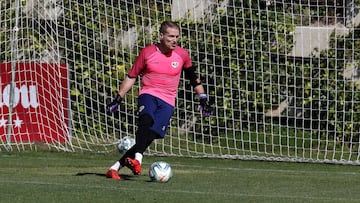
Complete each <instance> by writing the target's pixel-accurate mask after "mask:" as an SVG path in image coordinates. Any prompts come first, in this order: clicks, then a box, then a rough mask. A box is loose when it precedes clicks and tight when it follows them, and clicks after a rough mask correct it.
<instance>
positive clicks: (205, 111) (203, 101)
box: [198, 94, 214, 117]
mask: <svg viewBox="0 0 360 203" xmlns="http://www.w3.org/2000/svg"><path fill="white" fill-rule="evenodd" d="M199 101H200V105H199V107H198V111H200V112H201V114H202V115H203V116H204V117H209V116H212V115H213V114H214V112H213V108H212V107H211V105H210V103H209V100H208V97H207V95H206V94H199Z"/></svg>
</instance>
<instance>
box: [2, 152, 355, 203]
mask: <svg viewBox="0 0 360 203" xmlns="http://www.w3.org/2000/svg"><path fill="white" fill-rule="evenodd" d="M118 156H119V154H115V153H114V154H106V155H103V154H90V153H62V152H21V153H19V152H11V153H8V152H0V202H57V203H58V202H131V203H133V202H142V203H146V202H167V203H173V202H181V203H192V202H194V203H200V202H206V203H209V202H216V203H224V202H277V203H280V202H291V203H293V202H360V168H359V166H350V165H331V164H309V163H285V162H265V161H241V160H222V159H192V158H174V157H170V158H169V157H149V156H146V157H145V159H144V163H143V167H144V168H143V174H142V175H140V176H138V177H135V176H132V175H131V172H130V170H128V169H123V170H122V174H123V177H124V179H125V180H121V181H117V180H111V179H107V178H105V176H104V173H105V172H106V170H107V167H109V166H110V165H111V164H112V163H113V162H114V161H115V160H116V159H117V158H118ZM157 160H164V161H167V162H169V163H170V164H171V166H172V168H173V171H174V177H173V179H171V180H170V182H168V183H154V182H150V181H149V178H148V174H147V170H148V167H149V165H150V164H151V163H152V162H154V161H157Z"/></svg>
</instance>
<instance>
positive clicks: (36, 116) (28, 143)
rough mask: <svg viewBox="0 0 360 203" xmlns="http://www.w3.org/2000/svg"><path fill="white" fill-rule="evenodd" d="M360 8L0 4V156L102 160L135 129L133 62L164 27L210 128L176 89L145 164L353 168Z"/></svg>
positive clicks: (327, 1)
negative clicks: (178, 159)
mask: <svg viewBox="0 0 360 203" xmlns="http://www.w3.org/2000/svg"><path fill="white" fill-rule="evenodd" d="M359 6H360V1H359V0H340V1H333V0H318V1H313V0H297V1H295V0H287V1H285V0H257V1H240V0H118V1H114V0H93V1H85V0H62V1H60V0H36V1H35V0H22V1H20V0H11V1H0V24H1V26H0V27H1V28H0V46H1V49H0V53H1V54H0V112H1V114H0V151H7V150H18V151H22V150H38V149H40V148H41V149H42V148H45V149H49V150H50V149H55V150H60V151H92V152H98V153H110V152H115V151H116V150H117V144H118V143H119V140H120V139H121V138H122V137H125V136H130V137H134V136H135V132H136V129H137V126H136V122H137V109H136V108H137V95H138V91H139V88H140V86H139V82H137V83H135V86H134V87H133V88H132V89H131V90H130V91H129V92H128V93H127V95H126V97H125V98H124V100H123V102H122V104H121V108H120V111H119V112H117V113H115V114H108V113H106V111H105V106H106V104H107V103H109V101H110V100H111V99H112V98H113V96H114V94H115V93H116V91H117V88H118V86H119V85H120V83H121V81H123V79H124V77H125V76H126V74H127V72H128V71H129V69H130V67H131V65H132V63H133V62H134V61H135V59H136V57H137V55H138V53H139V51H140V50H141V48H143V47H144V46H146V45H148V44H151V43H156V42H157V41H158V34H159V33H158V30H159V25H160V24H161V22H162V21H164V20H170V19H171V20H174V21H176V22H177V23H178V24H179V25H180V27H181V37H180V44H181V46H182V47H184V48H186V49H187V50H188V51H189V52H190V55H191V57H192V60H193V64H194V66H195V67H196V69H197V72H198V73H199V75H200V76H201V78H202V80H203V83H204V86H205V89H206V92H207V93H208V95H209V96H210V101H211V102H212V103H213V106H214V107H215V115H214V116H213V117H210V118H203V117H201V115H200V113H199V112H197V105H198V100H197V96H196V95H195V93H194V91H193V90H192V88H190V85H189V82H188V81H187V80H185V79H184V77H183V76H182V78H181V81H180V86H179V89H178V95H177V100H176V108H175V112H174V114H173V117H172V119H171V121H170V126H169V129H168V131H167V135H166V138H165V139H163V140H156V141H154V143H153V144H152V145H151V146H150V147H149V148H148V150H147V151H146V153H147V154H158V155H166V156H187V157H218V158H231V159H260V160H278V161H304V162H329V163H346V164H359V158H360V157H359V156H360V144H359V136H360V134H359V132H360V123H359V122H360V91H359V85H360V83H359V82H360V80H359V77H360V75H359V69H358V68H359V59H358V58H360V54H359V51H360V50H359V47H360V41H359V39H360V32H359V23H360V13H359Z"/></svg>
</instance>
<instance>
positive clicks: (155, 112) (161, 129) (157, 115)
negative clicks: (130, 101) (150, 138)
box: [138, 94, 174, 138]
mask: <svg viewBox="0 0 360 203" xmlns="http://www.w3.org/2000/svg"><path fill="white" fill-rule="evenodd" d="M138 111H139V116H141V115H143V114H148V115H150V116H151V117H152V119H153V120H154V124H153V125H152V126H151V127H150V129H151V130H153V131H154V132H156V133H157V134H158V135H159V136H160V137H161V138H164V137H165V134H166V130H167V128H168V126H169V123H170V119H171V116H172V114H173V113H174V107H173V106H171V105H170V104H168V103H166V102H164V101H163V100H161V99H159V98H157V97H154V96H152V95H150V94H141V95H140V96H139V97H138Z"/></svg>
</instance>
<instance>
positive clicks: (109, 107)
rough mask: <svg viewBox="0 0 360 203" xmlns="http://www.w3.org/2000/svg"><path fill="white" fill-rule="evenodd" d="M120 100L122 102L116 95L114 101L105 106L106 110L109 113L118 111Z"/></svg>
mask: <svg viewBox="0 0 360 203" xmlns="http://www.w3.org/2000/svg"><path fill="white" fill-rule="evenodd" d="M121 100H122V98H121V96H120V95H117V96H116V97H115V99H114V100H113V101H112V102H111V103H110V104H108V105H107V106H106V110H107V111H108V112H110V113H114V112H115V111H117V110H118V108H119V105H120V103H121Z"/></svg>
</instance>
